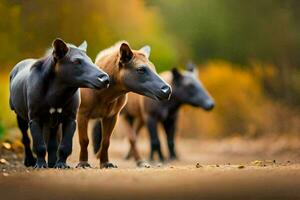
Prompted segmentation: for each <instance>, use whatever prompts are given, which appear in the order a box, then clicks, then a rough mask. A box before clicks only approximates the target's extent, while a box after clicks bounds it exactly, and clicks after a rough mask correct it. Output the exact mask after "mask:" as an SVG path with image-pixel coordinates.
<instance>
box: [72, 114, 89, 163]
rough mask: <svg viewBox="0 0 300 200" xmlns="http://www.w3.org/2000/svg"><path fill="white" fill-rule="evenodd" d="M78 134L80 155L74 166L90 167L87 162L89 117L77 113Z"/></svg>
mask: <svg viewBox="0 0 300 200" xmlns="http://www.w3.org/2000/svg"><path fill="white" fill-rule="evenodd" d="M77 121H78V135H79V143H80V155H79V163H78V165H77V166H76V167H77V168H86V167H91V165H90V164H89V163H88V149H87V148H88V145H89V137H88V132H87V131H88V123H89V118H88V117H87V116H83V115H80V114H78V117H77Z"/></svg>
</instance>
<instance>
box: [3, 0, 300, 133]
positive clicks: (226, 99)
mask: <svg viewBox="0 0 300 200" xmlns="http://www.w3.org/2000/svg"><path fill="white" fill-rule="evenodd" d="M299 7H300V2H299V1H297V0H285V1H282V0H264V1H261V0H253V1H239V0H189V1H186V0H127V1H118V0H101V1H99V0H76V1H74V0H64V1H62V0H43V1H40V0H28V1H27V0H26V1H25V0H24V1H23V0H0V44H1V48H0V61H1V62H0V84H1V85H0V137H1V138H5V137H6V136H7V135H8V133H9V132H10V130H12V129H13V128H14V127H16V121H15V115H14V113H13V112H11V111H10V109H9V105H8V95H9V92H8V79H9V72H10V70H11V69H12V67H13V66H14V65H15V64H16V63H17V62H18V61H20V60H21V59H24V58H27V57H34V58H38V57H42V56H43V54H44V52H45V50H46V49H47V48H48V47H49V46H50V45H51V42H52V41H53V39H54V38H56V37H61V38H63V39H64V40H65V41H67V42H71V43H74V44H76V45H79V44H80V43H81V42H82V41H83V40H86V41H87V42H88V54H89V55H90V56H91V58H92V59H94V58H95V56H96V54H97V53H98V52H99V51H100V50H101V49H104V48H106V47H109V46H110V45H112V44H114V43H115V42H117V41H118V40H127V41H128V42H129V43H130V45H131V46H132V47H133V48H135V49H138V48H140V47H142V46H143V45H145V44H148V45H150V46H151V48H152V52H151V57H150V59H151V61H152V62H153V63H154V64H155V65H156V68H157V70H158V71H159V72H162V71H165V70H169V69H171V68H172V67H179V68H184V66H185V64H186V63H187V62H188V61H193V62H194V63H196V64H197V65H198V67H199V71H200V73H199V77H200V78H201V79H202V81H203V83H204V85H205V86H206V87H207V89H208V91H209V92H210V93H211V95H212V96H213V97H214V99H215V101H216V108H215V109H214V110H213V111H212V112H209V113H208V112H205V111H202V110H200V109H196V108H191V107H184V108H183V109H182V111H181V115H180V120H179V125H178V126H179V130H178V132H179V135H180V136H181V137H190V138H196V137H203V138H220V137H229V136H239V135H240V136H247V137H253V138H257V137H261V136H274V135H275V136H276V135H296V134H299V130H300V111H299V110H300V109H299V108H300V56H299V53H300V12H299Z"/></svg>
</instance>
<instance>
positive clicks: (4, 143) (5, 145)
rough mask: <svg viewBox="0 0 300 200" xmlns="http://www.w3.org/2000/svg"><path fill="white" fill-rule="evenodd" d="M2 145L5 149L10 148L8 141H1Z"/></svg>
mask: <svg viewBox="0 0 300 200" xmlns="http://www.w3.org/2000/svg"><path fill="white" fill-rule="evenodd" d="M2 146H3V147H4V148H5V149H7V150H10V149H11V144H10V143H8V142H3V143H2Z"/></svg>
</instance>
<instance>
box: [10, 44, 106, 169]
mask: <svg viewBox="0 0 300 200" xmlns="http://www.w3.org/2000/svg"><path fill="white" fill-rule="evenodd" d="M86 48H87V44H86V42H84V43H82V45H80V46H79V47H76V46H74V45H70V44H66V43H65V42H64V41H62V40H61V39H56V40H55V41H54V42H53V49H51V50H49V51H48V54H47V55H46V56H45V57H44V58H42V59H38V60H36V59H26V60H23V61H21V62H19V63H18V64H17V65H16V66H15V67H14V68H13V70H12V71H11V74H10V107H11V109H12V110H14V111H15V113H16V114H17V120H18V125H19V128H20V129H21V131H22V134H23V138H22V141H23V144H24V146H25V161H24V164H25V165H26V166H34V167H36V168H45V167H47V166H48V167H54V166H55V167H57V168H68V167H69V166H68V165H67V164H66V160H67V158H68V156H69V155H70V154H71V152H72V138H73V135H74V132H75V129H76V114H77V110H78V107H79V101H80V98H79V90H78V88H79V87H88V88H93V89H101V88H106V87H107V86H108V83H109V77H108V75H107V74H106V73H105V72H103V71H102V70H100V69H98V68H97V67H96V66H95V64H93V62H92V61H91V59H90V58H89V57H88V56H87V55H86ZM60 124H61V125H62V139H61V142H60V145H59V147H58V145H57V135H58V134H57V130H58V128H59V125H60ZM28 128H30V132H31V135H32V139H33V148H34V150H35V153H36V156H37V160H36V158H35V157H34V156H33V154H32V151H31V147H30V139H29V136H28V133H27V130H28ZM47 140H48V142H47ZM57 150H58V152H57ZM47 151H48V165H47V163H46V160H45V156H46V152H47ZM57 153H58V159H57V156H56V155H57Z"/></svg>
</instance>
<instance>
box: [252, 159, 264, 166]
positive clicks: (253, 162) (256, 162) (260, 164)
mask: <svg viewBox="0 0 300 200" xmlns="http://www.w3.org/2000/svg"><path fill="white" fill-rule="evenodd" d="M251 164H252V165H257V166H263V164H264V162H263V161H261V160H255V161H252V162H251Z"/></svg>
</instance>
